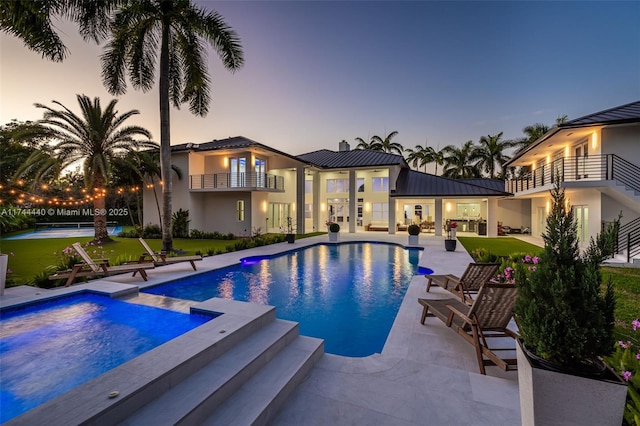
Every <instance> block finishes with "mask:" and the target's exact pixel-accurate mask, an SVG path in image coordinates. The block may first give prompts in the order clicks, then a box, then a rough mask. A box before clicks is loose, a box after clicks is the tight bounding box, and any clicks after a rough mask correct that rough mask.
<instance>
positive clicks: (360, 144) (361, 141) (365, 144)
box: [354, 138, 378, 151]
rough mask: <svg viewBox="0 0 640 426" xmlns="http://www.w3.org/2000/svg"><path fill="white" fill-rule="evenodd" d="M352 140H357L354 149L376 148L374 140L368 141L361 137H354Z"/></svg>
mask: <svg viewBox="0 0 640 426" xmlns="http://www.w3.org/2000/svg"><path fill="white" fill-rule="evenodd" d="M354 140H355V141H356V142H358V145H356V149H371V150H373V151H377V150H378V149H377V146H376V142H375V141H373V140H371V141H370V142H367V141H365V140H364V139H362V138H355V139H354Z"/></svg>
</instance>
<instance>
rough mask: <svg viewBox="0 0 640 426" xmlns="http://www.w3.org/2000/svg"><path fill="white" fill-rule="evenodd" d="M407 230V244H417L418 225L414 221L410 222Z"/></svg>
mask: <svg viewBox="0 0 640 426" xmlns="http://www.w3.org/2000/svg"><path fill="white" fill-rule="evenodd" d="M407 232H408V233H409V245H412V246H415V245H418V239H419V235H420V227H419V226H418V225H416V224H415V223H414V224H411V225H409V227H408V228H407Z"/></svg>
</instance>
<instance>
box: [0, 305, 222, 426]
mask: <svg viewBox="0 0 640 426" xmlns="http://www.w3.org/2000/svg"><path fill="white" fill-rule="evenodd" d="M211 319H212V317H211V316H206V315H194V314H192V315H189V314H183V313H179V312H174V311H169V310H166V309H160V308H154V307H149V306H144V305H137V304H133V303H127V302H123V301H119V300H114V299H110V298H109V297H106V296H99V295H95V294H83V295H79V296H73V297H67V298H63V299H57V300H53V301H50V302H44V303H40V304H36V305H32V306H28V307H25V308H20V309H10V310H3V311H0V407H1V409H0V422H6V421H8V420H10V419H12V418H13V417H15V416H18V415H20V414H22V413H24V412H26V411H28V410H30V409H31V408H34V407H36V406H38V405H40V404H42V403H43V402H46V401H48V400H50V399H53V398H55V397H57V396H59V395H61V394H63V393H64V392H66V391H68V390H71V389H73V388H75V387H76V386H78V385H81V384H83V383H85V382H87V381H89V380H91V379H93V378H95V377H97V376H99V375H100V374H102V373H104V372H106V371H108V370H110V369H112V368H114V367H117V366H118V365H120V364H123V363H125V362H126V361H129V360H131V359H133V358H135V357H137V356H138V355H141V354H143V353H144V352H147V351H149V350H151V349H153V348H155V347H156V346H159V345H161V344H163V343H165V342H167V341H169V340H171V339H173V338H175V337H177V336H179V335H181V334H184V333H186V332H187V331H189V330H191V329H193V328H195V327H198V326H199V325H201V324H204V323H205V322H207V321H209V320H211Z"/></svg>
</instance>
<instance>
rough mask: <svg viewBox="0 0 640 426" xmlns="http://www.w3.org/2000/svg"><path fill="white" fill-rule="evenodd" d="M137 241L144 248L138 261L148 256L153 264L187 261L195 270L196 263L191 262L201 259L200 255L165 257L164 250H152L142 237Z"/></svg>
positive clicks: (144, 259)
mask: <svg viewBox="0 0 640 426" xmlns="http://www.w3.org/2000/svg"><path fill="white" fill-rule="evenodd" d="M138 241H140V244H142V247H144V249H145V250H146V251H145V252H144V253H142V255H141V256H140V260H139V261H140V262H144V261H146V260H147V259H149V258H150V259H151V260H152V261H153V263H154V265H155V266H162V265H170V264H173V263H180V262H189V263H191V267H192V268H193V270H194V271H195V270H196V264H195V263H193V262H195V261H197V260H202V256H200V255H197V256H177V257H167V254H166V253H164V252H154V251H153V250H151V247H149V244H147V242H146V241H145V240H144V238H138Z"/></svg>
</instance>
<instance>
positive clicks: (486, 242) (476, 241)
mask: <svg viewBox="0 0 640 426" xmlns="http://www.w3.org/2000/svg"><path fill="white" fill-rule="evenodd" d="M458 240H459V241H460V243H461V244H462V245H463V246H464V248H465V249H466V250H467V251H468V252H469V253H471V252H473V251H475V250H477V249H486V250H488V251H489V252H491V253H492V254H495V255H497V256H509V255H510V254H512V253H527V254H531V255H534V254H538V253H540V252H541V251H542V247H538V246H536V245H534V244H530V243H527V242H524V241H522V240H519V239H517V238H512V237H500V238H483V237H458Z"/></svg>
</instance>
